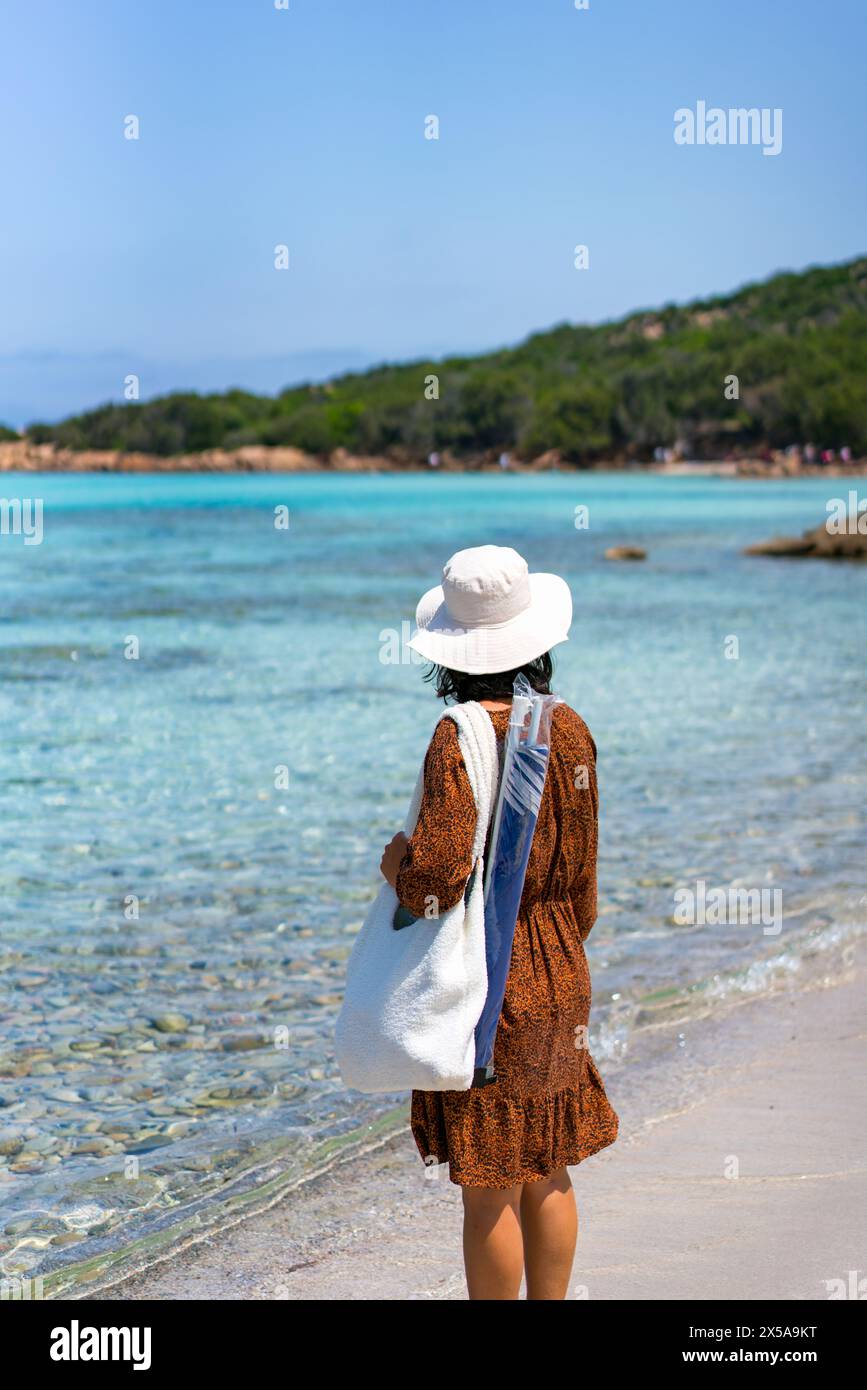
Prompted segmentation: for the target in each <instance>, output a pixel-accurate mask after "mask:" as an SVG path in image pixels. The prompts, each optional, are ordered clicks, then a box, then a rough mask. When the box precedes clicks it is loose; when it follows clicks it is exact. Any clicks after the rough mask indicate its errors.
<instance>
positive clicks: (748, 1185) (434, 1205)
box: [77, 940, 867, 1301]
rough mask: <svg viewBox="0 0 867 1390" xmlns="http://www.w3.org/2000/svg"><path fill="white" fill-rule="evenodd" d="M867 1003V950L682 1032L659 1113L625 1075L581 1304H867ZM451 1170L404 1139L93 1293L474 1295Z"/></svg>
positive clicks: (584, 1240)
mask: <svg viewBox="0 0 867 1390" xmlns="http://www.w3.org/2000/svg"><path fill="white" fill-rule="evenodd" d="M865 1000H867V957H865V945H864V942H863V940H858V941H856V942H854V943H851V944H850V945H849V946H847V947H846V948H845V949H844V951H843V953H842V957H841V958H840V960H839V961H837V962H835V963H834V965H833V968H832V966H831V963H830V962H829V963H828V965H827V967H826V966H824V965H823V966H821V967H820V969H819V970H817V971H814V972H813V973H812V975H811V976H810V978H809V980H805V981H803V982H802V983H801V985H800V986H799V987H796V988H786V989H783V990H779V991H777V992H774V993H771V994H762V995H758V996H756V997H754V998H747V999H745V1000H741V1001H739V1002H738V1003H737V1004H736V1005H734V1006H733V1007H731V1008H729V1009H727V1010H724V1011H723V1012H722V1013H720V1014H714V1015H711V1016H705V1017H703V1018H697V1019H695V1020H693V1021H692V1022H687V1023H684V1022H683V1021H681V1022H680V1023H674V1024H671V1025H669V1031H670V1036H669V1037H668V1039H666V1038H665V1037H662V1038H660V1037H657V1039H656V1045H655V1049H654V1051H655V1057H656V1060H655V1061H654V1062H653V1064H652V1065H651V1067H650V1071H649V1079H650V1089H651V1090H652V1091H653V1093H654V1096H655V1099H654V1101H653V1103H652V1104H650V1105H648V1104H647V1103H646V1096H647V1090H648V1074H647V1073H645V1074H644V1076H643V1081H642V1086H641V1087H640V1088H638V1089H637V1090H635V1089H634V1088H633V1091H632V1093H630V1088H629V1087H628V1086H623V1087H619V1086H618V1080H617V1078H616V1076H615V1075H614V1074H612V1079H611V1088H610V1089H611V1095H612V1100H613V1102H614V1104H615V1105H616V1106H617V1108H618V1110H619V1112H620V1119H621V1138H620V1140H619V1141H618V1143H617V1144H615V1145H614V1146H613V1147H612V1148H610V1149H607V1150H605V1151H604V1152H603V1153H601V1154H598V1155H596V1156H595V1157H594V1158H592V1159H589V1160H587V1162H585V1163H584V1164H581V1165H580V1166H578V1167H577V1168H574V1169H573V1170H572V1177H573V1183H574V1186H575V1191H576V1196H577V1199H578V1206H579V1213H580V1221H581V1235H580V1239H579V1244H578V1253H577V1256H576V1260H575V1266H574V1269H573V1274H572V1280H571V1289H570V1295H569V1296H570V1298H574V1299H576V1300H577V1299H583V1298H595V1299H666V1300H677V1299H729V1300H738V1299H746V1300H751V1299H765V1298H782V1299H793V1300H817V1299H818V1300H821V1299H829V1298H832V1297H851V1296H852V1295H851V1291H850V1292H848V1293H847V1292H846V1290H847V1289H849V1290H851V1286H852V1272H853V1271H855V1272H856V1278H857V1277H863V1275H864V1269H863V1268H862V1266H863V1260H864V1251H865V1248H867V1239H865V1238H867V1106H865V1104H864V1089H865V1088H864V1079H863V1078H864V1075H865V1043H867V1024H865V1017H867V1013H865ZM660 1043H661V1044H662V1045H661V1046H660ZM654 1077H655V1078H656V1080H655V1081H654ZM618 1090H620V1091H621V1092H622V1093H621V1094H618ZM435 1172H436V1174H437V1176H436V1177H434V1178H430V1177H427V1178H426V1177H425V1170H424V1168H423V1166H422V1165H421V1163H420V1161H419V1159H418V1155H417V1152H416V1149H415V1145H414V1144H413V1142H412V1138H411V1136H410V1134H409V1131H408V1128H406V1129H403V1130H401V1131H400V1132H399V1133H398V1134H396V1135H392V1136H391V1137H388V1138H386V1139H384V1140H383V1141H382V1142H381V1143H380V1144H379V1145H378V1146H376V1147H374V1148H373V1149H372V1151H370V1152H368V1153H366V1154H364V1155H362V1156H359V1157H356V1158H353V1159H351V1160H350V1161H348V1162H346V1163H344V1164H342V1165H341V1166H339V1167H338V1168H335V1169H334V1170H332V1171H330V1172H328V1173H326V1174H325V1175H323V1176H322V1177H320V1178H318V1179H316V1180H314V1181H313V1182H311V1183H310V1184H309V1185H307V1186H306V1187H305V1188H304V1189H303V1190H299V1191H297V1192H295V1193H294V1194H292V1195H291V1196H290V1197H288V1198H287V1199H286V1200H285V1201H282V1202H280V1203H279V1204H277V1205H275V1206H274V1207H273V1208H272V1209H271V1210H270V1211H266V1212H263V1213H261V1214H260V1215H258V1216H252V1217H251V1218H250V1219H249V1220H248V1221H245V1222H244V1223H242V1224H240V1225H237V1226H235V1227H233V1228H232V1229H231V1230H228V1231H225V1232H222V1233H220V1234H217V1235H211V1236H209V1237H208V1238H207V1239H206V1240H204V1241H202V1243H200V1244H198V1245H193V1246H190V1247H189V1248H188V1249H186V1250H183V1251H181V1252H180V1253H175V1254H173V1255H172V1257H171V1258H170V1259H168V1260H166V1261H165V1262H164V1263H163V1264H161V1265H158V1266H155V1267H154V1268H152V1269H151V1270H149V1271H146V1272H145V1273H143V1274H138V1275H133V1276H132V1277H130V1278H128V1279H125V1280H124V1281H123V1282H122V1283H119V1284H116V1285H114V1286H112V1287H111V1288H108V1289H104V1290H103V1291H101V1292H96V1291H93V1292H89V1293H88V1292H85V1291H84V1290H81V1291H80V1292H79V1293H78V1295H77V1297H78V1298H81V1299H90V1300H98V1301H99V1300H126V1299H166V1300H185V1299H192V1300H196V1299H211V1300H214V1299H216V1300H233V1299H254V1300H263V1299H264V1300H272V1299H283V1300H311V1301H328V1300H391V1301H402V1300H405V1299H406V1300H418V1299H447V1300H463V1299H465V1298H466V1290H465V1286H464V1279H463V1273H462V1268H461V1259H460V1228H461V1199H460V1191H459V1189H458V1188H457V1187H456V1186H455V1185H454V1184H452V1183H450V1182H449V1181H448V1178H447V1175H446V1171H445V1168H444V1167H442V1168H439V1169H437V1170H435ZM859 1261H860V1264H859ZM858 1271H860V1275H859V1274H858Z"/></svg>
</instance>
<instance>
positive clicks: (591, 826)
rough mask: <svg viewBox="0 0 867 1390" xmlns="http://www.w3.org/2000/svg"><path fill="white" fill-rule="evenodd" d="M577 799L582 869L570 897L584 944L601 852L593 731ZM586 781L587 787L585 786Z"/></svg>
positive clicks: (584, 750) (584, 744) (587, 737)
mask: <svg viewBox="0 0 867 1390" xmlns="http://www.w3.org/2000/svg"><path fill="white" fill-rule="evenodd" d="M577 766H578V770H580V771H582V772H583V773H584V775H583V776H581V777H579V776H577V775H576V786H575V795H576V797H577V798H578V821H577V824H578V833H579V836H580V839H581V853H580V865H581V867H580V869H579V871H578V873H577V874H576V876H575V877H574V878H573V880H572V885H571V889H570V897H571V899H572V907H573V909H574V912H575V920H576V922H577V924H578V932H579V935H580V937H581V940H582V941H586V940H587V937H588V936H589V935H590V932H591V931H592V929H593V924H594V922H595V921H596V911H597V900H596V854H597V851H598V848H599V787H598V783H597V781H596V744H595V743H594V741H593V738H592V736H591V734H590V731H589V729H587V728H586V726H585V730H584V737H583V738H582V740H581V746H580V750H579V762H578V765H577ZM585 781H586V784H587V785H586V786H584V785H583V784H584V782H585Z"/></svg>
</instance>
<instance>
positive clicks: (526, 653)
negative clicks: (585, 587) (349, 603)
mask: <svg viewBox="0 0 867 1390" xmlns="http://www.w3.org/2000/svg"><path fill="white" fill-rule="evenodd" d="M529 582H530V603H529V604H528V606H527V607H526V608H525V609H523V611H522V612H520V613H518V614H516V616H515V617H514V618H508V619H507V620H506V621H505V622H502V623H492V624H486V625H485V626H480V627H462V626H461V625H460V623H458V622H457V621H456V620H455V619H454V618H453V617H452V615H451V614H450V613H449V610H448V606H447V604H446V600H445V594H444V592H443V587H442V585H441V584H437V585H436V586H435V588H433V589H428V591H427V593H426V594H424V595H423V597H422V598H421V600H420V601H419V605H418V608H417V609H416V613H415V621H416V631H415V632H414V633H413V635H412V637H411V638H410V641H409V645H410V647H412V649H413V651H416V652H418V653H419V654H420V655H421V656H423V657H424V658H425V659H426V660H427V661H433V662H434V663H435V664H436V665H437V666H447V667H448V668H449V670H450V671H465V672H467V674H469V675H473V676H482V675H485V674H487V673H488V672H490V673H491V674H496V673H497V672H498V671H513V670H515V668H516V667H518V666H524V665H525V664H526V663H527V662H528V661H534V660H535V659H536V657H537V656H543V655H544V653H545V652H547V651H550V650H551V648H552V647H556V646H558V645H559V643H561V642H568V640H569V628H570V626H571V623H572V595H571V593H570V591H569V585H568V584H567V583H566V581H565V579H561V578H560V576H559V574H531V575H530V576H529Z"/></svg>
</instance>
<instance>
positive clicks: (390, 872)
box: [379, 830, 409, 888]
mask: <svg viewBox="0 0 867 1390" xmlns="http://www.w3.org/2000/svg"><path fill="white" fill-rule="evenodd" d="M408 844H409V841H408V839H407V838H406V836H405V835H404V833H403V831H402V830H399V831H398V832H397V834H396V835H395V836H394V838H393V839H392V840H390V841H389V843H388V844H387V845H386V847H385V849H384V850H383V852H382V859H381V860H380V864H379V870H380V873H381V874H382V876H383V878H384V879H385V881H386V883H390V884H391V886H392V888H394V887H395V886H396V884H397V871H398V869H399V868H400V861H401V859H402V858H403V856H404V855H405V854H406V847H407V845H408Z"/></svg>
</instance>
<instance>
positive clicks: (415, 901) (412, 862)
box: [396, 719, 476, 918]
mask: <svg viewBox="0 0 867 1390" xmlns="http://www.w3.org/2000/svg"><path fill="white" fill-rule="evenodd" d="M475 830H476V802H475V797H474V796H473V789H472V787H471V786H470V779H469V777H468V776H467V770H466V767H465V766H464V759H463V754H462V753H461V746H460V742H459V739H458V731H457V726H456V725H455V722H454V720H453V719H441V720H440V722H439V723H438V724H437V726H436V728H435V730H434V733H433V737H432V739H431V741H430V744H429V746H428V750H427V755H426V757H425V765H424V789H423V792H422V799H421V808H420V810H419V816H418V821H417V823H416V828H415V831H414V833H413V835H412V838H411V839H410V841H409V843H408V844H407V847H406V853H405V854H404V856H403V859H402V860H401V862H400V868H399V869H398V872H397V884H396V888H397V896H398V901H399V902H400V903H401V905H402V906H403V907H405V908H407V909H408V910H409V911H410V912H411V913H412V914H413V916H414V917H431V918H433V917H437V916H439V914H440V913H442V912H447V911H448V910H449V908H451V907H454V906H455V904H456V903H458V902H460V900H461V898H462V897H463V894H464V890H465V888H466V886H467V879H468V878H469V876H470V873H471V872H472V867H473V860H472V853H473V836H474V835H475Z"/></svg>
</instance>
